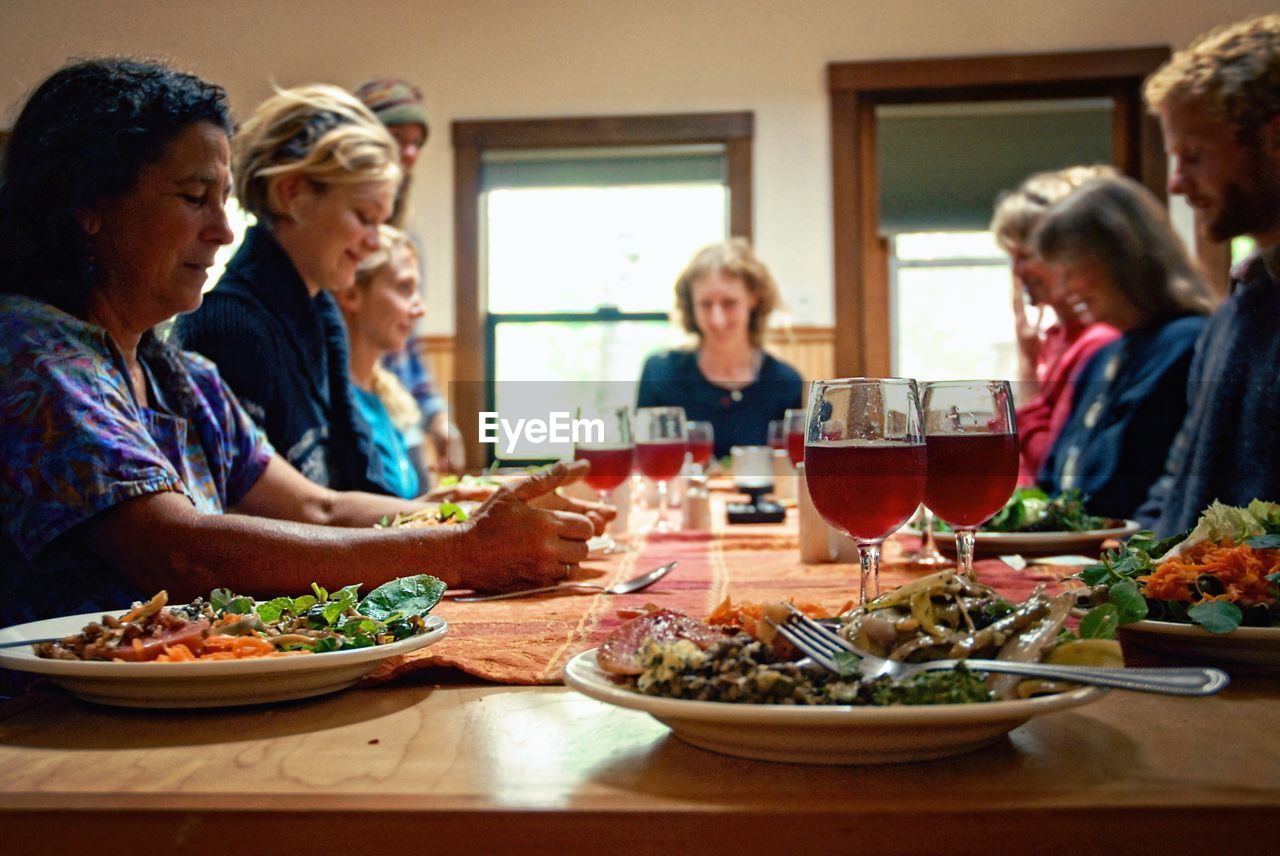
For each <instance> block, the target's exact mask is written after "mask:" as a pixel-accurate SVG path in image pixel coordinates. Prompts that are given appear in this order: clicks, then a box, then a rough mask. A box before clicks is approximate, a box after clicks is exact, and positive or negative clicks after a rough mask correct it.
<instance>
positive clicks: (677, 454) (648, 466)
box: [636, 440, 687, 481]
mask: <svg viewBox="0 0 1280 856" xmlns="http://www.w3.org/2000/svg"><path fill="white" fill-rule="evenodd" d="M686 447H687V444H686V443H685V441H684V440H670V441H658V442H655V443H636V469H638V470H639V471H640V474H641V475H643V476H646V477H648V478H651V479H653V480H654V481H667V480H668V479H673V478H675V477H676V476H677V475H679V473H680V468H681V467H683V466H684V453H685V451H686Z"/></svg>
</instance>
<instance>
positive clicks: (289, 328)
mask: <svg viewBox="0 0 1280 856" xmlns="http://www.w3.org/2000/svg"><path fill="white" fill-rule="evenodd" d="M231 154H232V167H233V170H234V172H235V182H236V196H237V198H238V199H239V201H240V205H241V206H242V207H243V208H244V209H245V210H246V211H248V212H249V213H251V214H253V215H254V216H256V217H257V218H258V223H257V225H255V226H254V227H253V228H251V229H250V230H249V232H248V234H246V236H245V240H244V244H243V245H241V247H240V249H239V250H238V251H237V252H236V255H235V257H234V258H233V259H232V260H231V262H230V264H228V265H227V270H226V273H225V274H223V276H222V279H221V280H219V282H218V285H217V287H215V288H214V289H213V291H211V292H210V293H209V296H208V298H207V299H206V300H205V302H204V305H203V306H201V307H200V309H199V310H197V311H196V312H194V313H192V314H191V315H188V316H185V317H183V318H180V319H179V320H178V323H177V325H176V326H175V335H176V336H177V339H178V341H180V342H181V344H182V346H183V347H184V348H187V349H189V350H192V351H197V352H199V353H201V354H204V355H205V356H206V357H208V358H209V359H211V360H213V362H214V363H215V364H217V366H218V370H219V371H220V372H221V373H222V376H223V377H224V378H225V379H226V381H227V383H228V384H230V386H231V388H232V389H233V390H234V391H235V393H236V395H237V396H238V397H239V398H240V400H241V402H242V403H243V404H244V406H245V409H246V410H248V411H249V413H250V414H251V415H252V416H253V418H254V419H255V420H257V422H258V424H259V425H261V426H262V428H263V430H264V431H266V434H267V438H268V439H270V440H271V443H272V444H273V445H274V446H275V447H276V448H277V449H279V450H280V453H281V454H283V455H284V456H285V458H286V459H288V461H289V462H290V463H291V464H293V465H294V466H295V467H297V468H298V469H299V470H301V471H302V473H303V474H304V475H305V476H306V477H307V478H309V479H311V480H312V481H314V482H316V483H317V484H320V485H324V486H326V487H332V488H338V489H340V490H369V491H375V492H380V493H394V492H395V487H396V485H397V483H398V479H397V477H396V475H395V474H394V473H390V472H387V471H386V470H385V468H384V466H383V461H382V460H381V458H380V457H379V456H378V455H377V454H376V452H375V451H374V442H373V439H372V437H371V432H370V429H369V426H368V425H367V424H366V423H365V422H364V420H363V419H362V418H361V417H360V414H359V412H358V410H357V408H356V407H355V404H354V396H353V394H352V390H351V385H350V378H349V372H348V359H349V355H348V349H347V334H346V329H345V327H344V325H343V320H342V313H341V312H340V311H339V309H338V306H337V304H336V303H335V302H334V299H333V296H332V292H333V291H334V290H336V289H340V288H347V287H350V286H351V284H352V282H354V279H355V273H356V266H357V265H359V264H360V262H361V261H362V260H363V259H364V258H365V257H366V256H368V255H369V254H371V253H373V252H374V251H375V250H377V249H378V246H379V244H378V227H379V226H380V225H381V224H382V223H383V222H384V221H385V220H386V219H387V217H388V216H389V215H390V214H391V207H392V203H393V201H394V199H395V191H396V187H397V186H398V184H399V181H400V165H399V154H398V151H397V147H396V142H395V140H394V139H392V137H391V135H390V134H389V133H387V130H386V128H384V127H383V125H382V123H381V122H379V121H378V120H377V119H376V118H374V116H373V114H372V113H371V112H369V110H368V109H367V108H366V107H365V106H364V105H363V104H361V103H360V102H359V101H358V100H356V99H355V97H354V96H352V95H351V94H349V93H347V92H346V91H345V90H342V89H339V88H338V87H336V86H325V85H312V86H302V87H297V88H294V89H286V90H283V91H280V92H277V93H276V94H275V95H273V96H272V97H270V98H268V99H267V100H266V101H264V102H263V103H262V104H261V105H260V106H259V107H258V109H257V110H256V111H254V114H253V115H252V116H251V117H250V118H249V120H248V121H247V122H245V123H244V126H243V127H242V128H241V129H240V131H239V132H238V133H237V135H236V138H235V141H234V142H233V143H232V152H231Z"/></svg>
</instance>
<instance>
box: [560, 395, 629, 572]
mask: <svg viewBox="0 0 1280 856" xmlns="http://www.w3.org/2000/svg"><path fill="white" fill-rule="evenodd" d="M578 420H579V423H578V424H580V425H582V426H583V429H582V431H581V439H578V440H577V441H576V442H575V443H574V444H573V456H574V458H576V459H577V460H579V461H588V462H589V463H590V464H591V472H589V473H587V475H586V476H584V477H583V481H584V482H585V483H586V485H587V487H589V488H591V489H592V490H594V491H595V492H596V493H598V494H599V495H600V501H601V502H608V501H609V497H610V496H611V495H612V494H613V492H614V491H615V490H617V489H618V487H620V486H621V485H622V483H623V482H625V481H626V480H627V476H629V475H631V466H632V463H633V462H634V460H635V451H636V444H635V440H634V438H633V437H632V435H631V408H630V407H627V406H625V405H623V406H618V407H580V408H578ZM604 540H605V543H604V546H603V549H602V552H604V553H623V552H626V549H627V548H626V547H625V546H623V545H622V544H619V543H618V542H617V541H615V540H613V537H612V536H611V535H609V534H608V533H605V535H604Z"/></svg>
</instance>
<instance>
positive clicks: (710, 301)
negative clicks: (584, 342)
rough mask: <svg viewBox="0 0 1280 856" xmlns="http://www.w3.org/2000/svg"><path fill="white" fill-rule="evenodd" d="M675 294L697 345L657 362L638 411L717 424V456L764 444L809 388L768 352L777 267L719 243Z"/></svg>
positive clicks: (742, 243)
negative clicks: (675, 413)
mask: <svg viewBox="0 0 1280 856" xmlns="http://www.w3.org/2000/svg"><path fill="white" fill-rule="evenodd" d="M675 297H676V310H677V314H678V316H679V318H680V322H681V324H682V325H683V326H684V329H685V330H686V331H687V332H689V333H692V334H693V335H694V336H695V337H697V347H695V348H693V349H692V350H673V351H668V352H666V353H662V354H654V355H653V356H651V357H649V359H648V360H646V361H645V364H644V369H643V371H642V372H641V376H640V390H639V393H638V398H637V403H636V406H637V407H661V406H672V407H683V408H684V410H685V414H686V415H687V416H688V417H689V418H690V419H697V420H701V421H704V422H710V423H711V425H712V429H713V431H714V433H715V454H716V456H717V457H723V456H725V455H727V454H729V449H730V448H732V447H733V446H761V445H764V444H765V443H766V442H767V440H768V433H769V422H770V420H773V419H781V418H782V415H783V413H785V412H786V410H787V409H788V408H798V407H800V403H801V399H802V394H803V384H804V382H803V380H802V379H801V378H800V373H799V372H797V371H796V370H795V369H794V368H792V367H791V366H789V365H788V364H786V363H784V362H782V361H781V360H779V359H777V358H775V357H773V356H772V355H770V354H767V353H765V350H764V347H763V345H764V334H765V328H766V327H767V326H768V321H769V315H770V314H771V313H772V312H773V310H774V309H775V308H777V306H778V304H779V297H778V286H777V284H776V283H775V282H774V280H773V276H772V274H770V273H769V269H768V268H767V267H765V266H764V263H763V262H761V261H760V259H759V258H757V257H756V254H755V252H753V251H752V249H751V245H750V244H749V243H747V241H746V240H745V239H743V238H733V239H731V240H728V241H723V242H721V243H718V244H711V245H710V246H707V247H703V248H702V249H701V250H699V251H698V252H697V253H696V254H694V257H693V259H692V260H690V262H689V264H688V266H686V267H685V269H684V271H683V272H681V274H680V276H679V278H677V280H676V287H675Z"/></svg>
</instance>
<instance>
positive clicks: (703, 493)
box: [681, 476, 711, 532]
mask: <svg viewBox="0 0 1280 856" xmlns="http://www.w3.org/2000/svg"><path fill="white" fill-rule="evenodd" d="M681 507H682V508H683V509H684V523H683V526H682V527H681V528H682V529H683V530H684V531H686V532H697V531H706V530H708V529H710V528H711V492H710V491H708V490H707V480H706V479H705V478H699V477H697V476H691V477H689V479H688V480H687V483H686V485H685V491H684V503H683V505H682V506H681Z"/></svg>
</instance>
